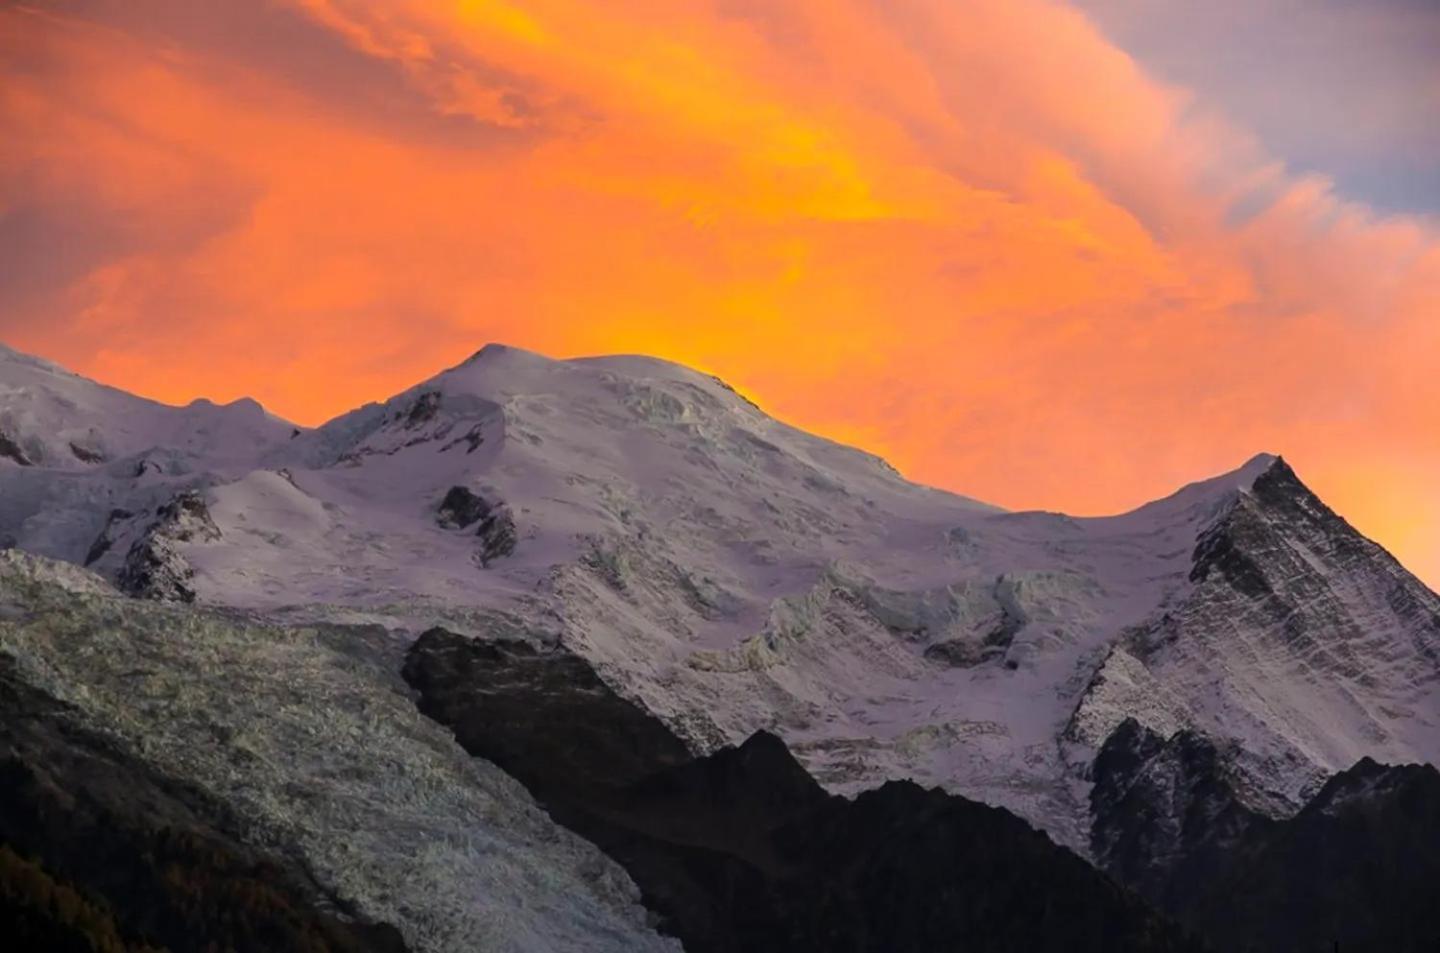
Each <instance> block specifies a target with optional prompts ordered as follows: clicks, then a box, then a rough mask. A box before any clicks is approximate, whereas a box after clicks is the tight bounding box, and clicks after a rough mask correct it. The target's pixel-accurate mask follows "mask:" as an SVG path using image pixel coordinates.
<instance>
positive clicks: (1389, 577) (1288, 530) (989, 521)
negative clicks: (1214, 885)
mask: <svg viewBox="0 0 1440 953" xmlns="http://www.w3.org/2000/svg"><path fill="white" fill-rule="evenodd" d="M0 385H3V388H4V389H3V391H0V394H3V395H4V396H3V400H0V415H4V416H3V419H4V420H7V421H23V420H25V419H36V417H37V414H38V411H35V410H34V409H33V408H37V407H39V408H48V409H47V410H46V411H45V412H46V413H52V411H53V413H52V419H50V420H49V421H48V423H47V425H46V428H45V429H46V430H49V431H54V432H57V433H60V432H65V431H66V428H67V427H68V428H69V429H70V430H74V429H75V428H82V429H85V430H86V431H87V432H88V431H89V430H91V429H93V430H95V431H96V432H98V433H102V434H110V433H111V432H112V431H113V432H114V434H115V435H114V436H110V437H108V438H107V441H106V442H105V444H104V447H103V449H104V452H105V454H106V457H107V459H108V460H109V461H110V462H109V463H106V464H96V465H88V464H82V463H79V462H77V461H76V460H73V459H65V460H63V461H61V462H58V463H56V464H55V465H54V467H53V469H52V468H51V467H50V465H49V464H47V463H45V460H46V459H47V458H48V456H52V455H55V454H58V453H59V451H58V450H57V449H56V448H55V447H53V446H51V445H49V444H45V445H43V446H41V447H39V448H38V449H37V448H35V447H34V446H33V441H32V443H31V444H27V443H26V442H25V441H26V439H28V438H27V435H32V434H33V433H34V432H36V431H35V428H34V427H33V426H29V425H23V426H11V428H10V430H7V431H6V432H7V433H12V438H11V439H12V440H13V441H17V442H18V444H19V445H20V446H21V448H22V449H24V450H25V452H26V454H27V456H34V457H35V458H36V460H34V461H32V463H31V465H30V466H21V465H20V464H18V463H14V462H13V461H12V462H9V463H7V462H5V461H4V460H0V536H8V537H10V538H11V539H12V540H13V541H14V543H15V544H16V545H18V546H20V547H21V548H25V549H30V550H33V551H36V552H40V553H42V554H45V555H50V556H55V557H59V558H63V559H68V560H71V561H74V562H77V563H83V562H85V560H86V558H87V555H89V554H90V553H91V552H92V550H93V549H94V548H95V547H96V546H97V544H99V543H100V541H101V540H102V538H113V540H114V541H113V542H112V543H111V544H110V545H108V547H107V546H101V547H100V548H101V549H102V550H103V551H102V553H101V555H100V556H99V557H98V558H96V559H95V560H94V561H93V568H95V569H96V570H97V571H99V572H102V573H104V574H107V575H110V576H111V577H112V578H117V577H118V576H119V574H120V573H122V572H123V571H124V565H125V560H126V555H127V553H128V552H129V551H130V549H131V548H132V547H133V546H134V542H133V541H132V537H134V538H140V537H139V536H137V535H136V534H143V533H144V532H145V527H148V526H151V525H152V524H154V523H156V522H157V521H158V518H157V513H158V512H159V510H160V508H161V507H164V506H165V505H166V504H167V503H169V502H170V501H171V500H173V499H175V498H176V496H177V494H180V493H183V492H185V491H194V492H196V493H199V494H201V496H202V497H203V500H204V503H205V508H206V511H207V512H208V514H209V517H210V519H211V520H212V521H213V524H214V528H215V530H216V534H217V535H215V536H213V537H211V536H209V535H207V534H193V535H192V536H191V538H189V539H185V540H181V539H167V541H166V542H167V546H168V547H169V548H170V549H172V550H173V554H174V555H175V556H176V557H177V558H178V559H179V560H181V561H182V563H183V567H184V570H186V571H188V573H189V575H188V576H185V577H184V586H185V587H186V588H188V589H189V590H191V591H193V593H194V597H195V599H196V600H197V601H198V602H199V603H202V604H204V603H210V604H217V605H224V606H233V607H238V608H243V609H246V610H250V611H252V612H258V613H262V614H265V615H267V616H268V617H270V618H272V619H290V620H329V621H352V622H377V623H380V624H383V625H385V626H386V627H387V628H390V629H392V630H397V631H404V632H408V633H410V634H412V635H415V634H418V633H419V632H421V631H423V630H425V629H427V628H429V627H430V626H432V625H435V624H444V625H445V626H446V627H447V628H450V629H452V630H454V631H457V632H462V633H467V634H473V635H493V634H497V633H498V634H504V635H506V636H508V637H523V638H529V639H532V640H535V641H537V642H554V641H560V642H563V643H564V644H565V645H567V646H568V647H570V648H571V649H573V650H574V651H576V652H579V653H581V654H582V655H584V656H585V657H586V658H588V659H589V660H590V661H591V662H593V663H594V664H595V665H596V666H597V667H598V669H599V671H600V672H601V673H602V675H603V676H604V677H605V678H606V679H607V680H608V681H609V682H610V683H611V684H612V685H613V686H614V687H615V688H617V689H618V690H620V691H621V692H623V693H624V694H626V695H627V696H628V697H630V698H632V699H633V700H635V701H638V702H640V703H641V704H643V705H644V706H646V707H647V708H648V709H649V710H650V711H652V712H654V713H655V714H657V715H659V716H660V717H661V718H663V719H665V721H666V722H667V723H668V724H669V725H671V726H672V727H673V728H674V729H675V730H676V731H677V732H678V733H679V734H680V735H681V736H682V737H684V738H685V739H686V740H687V741H688V743H690V744H691V745H692V747H693V748H694V749H695V750H696V751H707V750H711V749H713V748H714V747H716V746H718V745H720V744H721V743H724V742H738V741H740V740H743V739H744V738H746V737H748V736H749V735H750V734H751V733H752V732H753V731H755V730H757V729H768V730H771V731H774V732H776V733H777V734H779V735H781V736H782V737H783V738H785V740H786V741H787V742H788V743H790V745H791V746H792V747H793V748H794V750H795V751H796V753H797V754H798V755H799V756H800V757H801V758H802V760H804V762H805V763H806V765H807V767H808V768H809V769H810V770H811V771H812V772H814V773H815V775H816V776H817V777H818V778H819V779H820V780H821V781H822V782H824V783H825V784H827V785H828V786H830V787H831V788H832V789H835V790H840V791H847V792H853V791H856V790H859V789H862V788H866V787H870V786H874V785H876V784H878V783H879V782H881V781H882V780H884V779H886V778H894V777H911V778H915V779H917V780H919V781H921V782H923V783H938V784H942V785H944V786H945V787H947V788H949V789H951V790H953V791H956V792H957V793H961V794H965V795H968V796H970V797H973V798H976V799H979V800H983V801H986V802H989V803H992V804H998V805H1001V806H1005V807H1008V808H1011V809H1012V810H1014V811H1016V812H1017V813H1019V814H1021V815H1022V816H1024V817H1027V818H1028V819H1030V820H1032V821H1034V822H1036V823H1038V824H1040V825H1041V826H1043V827H1045V828H1046V829H1047V830H1049V831H1050V832H1051V833H1052V835H1054V836H1056V837H1057V838H1058V839H1060V840H1062V841H1063V842H1065V843H1067V844H1070V845H1072V846H1075V847H1076V848H1077V849H1082V850H1083V849H1084V847H1085V844H1086V843H1087V842H1088V826H1089V820H1088V810H1089V809H1088V799H1087V792H1088V785H1087V782H1086V781H1085V780H1084V775H1085V772H1086V771H1087V770H1088V766H1089V761H1090V759H1091V758H1092V757H1093V754H1094V751H1095V750H1096V749H1097V748H1098V746H1099V745H1100V744H1101V743H1103V741H1104V739H1105V738H1106V737H1107V736H1108V734H1109V733H1110V732H1111V731H1112V730H1113V729H1114V728H1115V727H1116V726H1117V725H1119V724H1120V723H1121V721H1123V720H1124V719H1125V718H1126V717H1134V718H1136V719H1137V720H1138V721H1139V722H1140V723H1141V724H1143V725H1145V726H1146V727H1148V728H1150V729H1152V730H1154V731H1157V732H1160V733H1163V734H1169V733H1172V732H1174V731H1177V730H1180V729H1182V728H1187V727H1188V728H1194V729H1195V730H1197V731H1200V732H1202V733H1205V734H1208V735H1212V736H1214V737H1215V738H1216V739H1217V741H1219V742H1222V743H1225V745H1226V750H1227V751H1232V750H1233V751H1236V752H1239V754H1237V755H1236V756H1235V757H1236V759H1237V765H1236V768H1237V771H1238V772H1239V773H1240V775H1241V776H1243V777H1244V778H1245V779H1246V780H1247V783H1248V784H1249V785H1250V786H1251V787H1253V800H1254V801H1255V802H1256V803H1257V804H1258V805H1261V806H1262V807H1265V808H1266V809H1267V810H1271V811H1275V812H1283V811H1284V810H1287V809H1293V807H1294V806H1295V805H1297V804H1298V803H1299V802H1300V801H1301V799H1302V798H1303V795H1304V794H1305V793H1307V792H1309V791H1311V790H1313V788H1314V787H1315V786H1316V785H1317V784H1318V783H1320V782H1321V780H1322V779H1323V778H1324V777H1325V776H1326V775H1328V774H1330V773H1332V772H1334V771H1336V770H1338V769H1341V768H1344V767H1348V766H1349V765H1350V764H1351V763H1352V762H1353V761H1354V760H1355V759H1356V758H1358V757H1359V756H1361V755H1364V754H1369V755H1371V756H1374V757H1377V758H1380V759H1382V760H1406V761H1414V760H1418V761H1429V762H1431V763H1436V762H1437V761H1440V730H1437V726H1440V697H1437V672H1440V663H1437V652H1440V634H1437V627H1440V622H1437V620H1440V602H1437V600H1436V597H1435V596H1434V595H1433V594H1432V593H1430V592H1429V591H1428V590H1427V589H1425V587H1424V586H1423V585H1421V584H1420V583H1418V582H1417V581H1416V580H1414V579H1413V578H1412V577H1410V576H1409V575H1408V574H1407V573H1405V571H1404V570H1403V569H1401V568H1400V567H1399V566H1398V565H1397V564H1395V563H1394V561H1393V560H1391V559H1390V558H1389V557H1388V556H1387V555H1386V554H1385V553H1384V552H1383V551H1382V550H1380V549H1379V547H1376V546H1374V545H1373V544H1371V543H1369V542H1368V541H1366V540H1364V539H1363V538H1361V537H1359V536H1358V534H1355V533H1354V532H1353V530H1351V529H1350V528H1349V527H1348V526H1347V525H1345V524H1344V523H1343V521H1341V520H1339V518H1338V517H1335V516H1334V515H1333V514H1331V513H1330V512H1329V511H1328V510H1326V509H1325V508H1324V506H1323V504H1321V503H1320V502H1319V501H1318V500H1316V499H1314V497H1313V496H1312V495H1310V494H1309V492H1308V491H1306V490H1305V489H1304V488H1303V486H1301V485H1300V484H1299V482H1298V480H1295V479H1294V477H1293V474H1290V472H1289V469H1288V467H1286V466H1285V465H1284V464H1283V462H1280V461H1278V460H1277V459H1276V458H1274V457H1268V456H1261V457H1257V458H1255V459H1254V460H1252V461H1250V462H1249V463H1248V464H1246V465H1245V466H1244V467H1243V468H1241V469H1240V470H1238V471H1236V472H1234V473H1231V474H1228V475H1226V476H1223V477H1219V478H1216V479H1213V480H1209V481H1205V482H1202V483H1197V484H1194V485H1191V486H1189V487H1186V488H1185V489H1183V490H1181V491H1180V492H1178V493H1176V494H1175V495H1173V496H1171V497H1169V498H1167V499H1165V500H1161V501H1158V502H1156V503H1152V504H1149V505H1148V506H1145V507H1142V508H1141V509H1139V510H1136V511H1134V512H1132V513H1129V514H1125V515H1122V516H1116V517H1109V518H1102V519H1075V518H1070V517H1067V516H1063V515H1059V514H1052V513H1007V512H1003V511H1000V510H998V509H996V508H994V507H991V506H987V505H985V504H983V503H979V502H976V501H974V500H970V499H966V498H964V497H960V496H955V495H953V494H949V493H945V492H941V491H939V490H934V489H928V488H925V487H921V486H917V485H915V484H912V483H909V482H907V481H905V480H904V479H902V478H901V477H900V476H899V475H898V474H896V473H895V472H894V471H893V470H892V469H891V468H890V467H888V466H887V465H886V464H885V463H884V462H883V461H881V460H879V459H878V458H875V457H873V456H871V455H868V454H865V453H862V452H860V451H857V450H853V449H850V448H846V447H843V446H840V445H837V444H834V443H831V442H829V441H825V440H822V439H819V438H817V437H813V436H810V435H808V434H805V433H803V432H800V431H798V430H795V429H794V428H791V427H788V426H786V425H784V424H781V423H779V422H777V421H775V420H772V419H771V418H769V417H767V416H766V415H765V414H764V413H762V412H761V411H760V410H759V409H758V408H757V407H755V406H754V405H753V404H751V403H750V402H748V401H747V400H745V399H744V398H743V397H741V396H739V395H738V394H736V393H735V392H734V391H732V390H731V389H729V388H728V387H727V386H725V385H724V384H723V383H721V382H719V381H717V380H715V379H713V378H710V377H707V376H705V375H702V374H699V373H696V372H694V371H691V370H688V369H686V368H683V367H679V366H677V365H674V364H670V363H666V362H663V361H659V360H654V359H650V358H642V357H609V358H596V359H582V360H571V361H556V360H550V359H547V358H544V357H540V356H538V355H535V354H531V353H528V352H525V351H521V350H517V349H513V348H505V347H498V346H490V347H487V348H485V349H484V350H482V351H480V352H479V353H477V354H476V355H475V356H473V357H472V358H471V359H469V360H468V361H466V362H465V363H463V364H461V365H459V366H457V367H455V368H452V369H451V370H449V371H446V372H444V373H442V374H440V375H439V376H437V377H436V378H434V379H432V380H430V381H427V382H424V383H423V384H420V385H418V386H416V387H414V388H412V389H411V390H409V391H406V392H404V393H402V394H400V395H397V396H396V397H394V398H392V399H390V400H388V401H386V402H384V403H383V404H372V405H368V406H366V407H364V408H361V409H359V410H356V411H354V412H352V413H349V414H346V415H344V416H342V417H339V418H337V419H336V420H334V421H332V422H330V423H328V424H326V425H325V426H323V427H320V428H318V429H315V430H309V431H305V432H303V433H301V434H299V435H297V436H294V437H293V438H292V437H291V429H290V428H289V426H288V425H286V424H283V423H280V422H273V424H274V426H273V427H272V426H271V423H272V421H271V420H270V419H269V418H264V417H263V414H262V415H259V416H258V417H257V418H256V419H257V420H260V421H261V423H257V424H256V425H255V428H254V429H253V430H249V431H243V434H245V436H244V437H243V439H242V437H241V436H235V437H234V438H233V439H226V440H221V441H219V442H218V443H217V442H216V441H215V439H214V435H215V434H216V433H218V432H219V431H218V430H217V429H216V427H217V426H218V425H216V424H213V423H212V424H208V426H210V427H211V430H210V435H211V436H210V437H209V438H206V439H208V440H209V441H210V442H208V443H207V442H206V441H205V440H201V439H200V438H193V437H188V436H185V435H186V434H188V433H189V431H188V430H186V428H187V427H193V426H198V425H197V424H194V423H192V422H190V421H189V417H187V416H186V415H193V414H195V413H196V412H195V410H194V409H193V408H163V407H159V405H153V404H148V403H146V402H139V401H135V399H133V398H128V397H125V396H124V395H118V394H117V393H116V392H114V391H110V390H108V389H106V388H102V387H100V386H99V385H95V384H91V383H89V382H85V381H83V380H82V379H80V378H75V377H73V376H70V375H66V374H64V373H63V372H60V371H58V370H55V369H51V368H48V367H47V366H46V365H43V364H39V363H37V362H33V361H30V360H29V359H24V358H18V357H14V356H9V357H7V358H6V360H5V361H4V362H0ZM123 401H133V402H134V407H133V408H132V405H131V404H123ZM66 402H68V403H66ZM122 404H123V406H122ZM142 405H143V408H142ZM66 406H68V407H71V408H73V409H72V410H70V411H68V413H69V415H70V417H73V418H74V420H75V421H76V422H75V423H73V424H70V423H67V422H66V420H67V419H68V418H67V417H66V415H65V413H61V412H60V411H59V410H54V408H63V407H66ZM12 408H18V409H12ZM27 408H28V409H27ZM135 408H141V409H143V411H144V414H149V415H151V417H153V419H154V422H152V423H147V424H146V425H145V428H144V429H143V431H140V430H137V429H136V428H135V427H134V426H132V427H131V429H130V430H129V431H126V432H125V433H126V436H125V437H124V439H122V438H121V436H120V434H121V431H120V430H119V429H118V424H114V423H112V420H114V419H116V418H119V417H124V416H126V414H127V413H129V415H130V419H132V420H139V419H141V417H142V416H143V414H141V413H140V410H139V409H135ZM210 410H213V411H214V412H215V413H216V414H223V413H229V412H230V411H229V409H228V408H211V409H210ZM208 412H209V411H207V413H208ZM27 414H28V415H29V417H28V418H27V416H26V415H27ZM257 414H258V411H257ZM151 417H145V418H144V419H146V420H150V419H151ZM206 419H207V420H208V419H209V418H206ZM228 419H229V418H228V417H227V418H226V420H228ZM237 432H242V431H237ZM137 434H142V435H143V439H142V438H140V437H137ZM147 442H148V443H150V446H142V445H143V444H146V443H147ZM27 448H29V449H27ZM31 450H34V451H35V452H34V453H33V454H32V453H31ZM40 450H44V453H43V454H42V453H41V452H40ZM147 461H155V464H154V465H152V464H149V463H147ZM40 471H45V472H44V477H43V479H37V477H39V476H40ZM62 476H63V480H61V479H59V477H62ZM52 484H53V486H51V485H52ZM47 486H49V488H48V489H45V487H47ZM117 509H120V510H123V511H125V512H127V513H131V514H134V515H133V516H131V517H128V518H124V519H121V520H119V521H118V523H119V525H109V524H111V523H113V522H116V521H112V519H111V516H112V513H113V511H115V510H117ZM132 525H133V526H134V527H135V528H134V529H129V528H128V527H130V526H132ZM127 533H128V534H130V535H128V536H127ZM107 534H108V537H107ZM180 597H181V598H183V597H184V596H183V594H182V595H181V596H180ZM1230 742H1234V744H1233V745H1231V744H1229V743H1230Z"/></svg>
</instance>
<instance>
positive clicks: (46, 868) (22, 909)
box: [0, 659, 405, 953]
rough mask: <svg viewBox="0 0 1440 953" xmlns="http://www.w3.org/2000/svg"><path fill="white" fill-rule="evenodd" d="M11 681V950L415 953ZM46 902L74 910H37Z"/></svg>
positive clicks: (0, 734)
mask: <svg viewBox="0 0 1440 953" xmlns="http://www.w3.org/2000/svg"><path fill="white" fill-rule="evenodd" d="M12 669H13V662H11V661H10V660H8V659H0V848H8V850H9V853H10V856H11V857H13V858H16V860H14V861H12V862H11V863H10V864H8V865H6V867H5V871H4V873H3V876H4V877H5V878H6V879H7V882H6V883H3V884H0V894H3V895H4V896H5V898H6V900H5V902H4V903H0V914H3V915H4V917H5V921H6V922H5V926H6V927H7V928H8V929H9V931H10V932H8V933H7V934H6V939H7V942H16V941H17V936H18V937H22V938H23V937H24V936H29V937H32V938H42V937H43V938H45V943H46V944H47V945H46V946H45V947H28V948H27V947H24V946H23V944H22V946H21V947H19V948H24V949H42V948H43V949H47V950H50V949H53V950H63V949H67V948H72V949H76V950H91V949H105V948H106V947H105V946H103V945H102V946H93V945H92V944H93V943H95V942H98V940H97V939H96V938H97V937H98V938H104V937H112V938H113V937H116V936H118V937H122V938H123V939H124V940H125V941H126V947H125V948H128V949H134V950H139V949H141V948H142V946H144V947H154V948H157V949H160V948H163V949H166V950H170V951H173V953H183V951H195V953H209V951H211V950H217V949H224V950H233V951H236V953H272V951H280V950H286V951H288V950H295V951H306V953H403V951H404V949H405V945H404V943H403V941H402V940H401V938H400V935H399V933H398V932H396V931H395V930H394V928H392V927H390V926H387V925H383V924H373V923H365V922H360V921H358V920H356V919H355V918H353V917H351V916H349V915H348V913H347V911H346V910H345V909H344V908H343V905H341V904H339V903H338V902H337V901H336V900H335V898H334V897H331V896H327V895H326V894H325V893H324V892H323V891H321V890H320V889H319V887H318V886H317V885H316V884H315V883H314V881H313V880H312V879H311V878H310V877H309V876H308V874H307V873H306V871H305V870H304V869H303V868H301V867H300V866H299V865H298V864H296V863H295V862H293V861H291V860H289V859H287V858H286V857H285V856H283V855H282V854H278V853H265V852H261V851H258V850H256V849H255V848H253V847H250V846H248V845H245V844H242V843H241V842H240V841H239V840H237V839H236V838H234V837H233V836H231V834H230V833H228V830H229V827H230V825H229V824H228V822H227V819H226V817H225V813H224V811H223V810H221V809H220V808H219V807H218V806H217V805H216V804H214V803H213V802H212V801H210V799H208V798H207V797H205V796H204V795H203V794H201V793H200V792H199V791H198V790H196V789H194V788H191V787H190V786H189V785H187V784H186V783H185V782H184V781H182V780H177V779H171V778H166V777H163V776H160V775H157V774H155V773H154V772H153V770H151V769H149V768H147V767H145V766H144V765H142V764H140V763H139V762H138V761H137V760H135V759H133V758H132V757H130V756H129V754H128V753H127V752H126V751H124V750H123V749H122V748H120V747H118V746H117V745H116V744H115V743H114V742H113V741H111V740H110V739H107V738H105V737H102V736H100V735H97V734H95V733H93V732H91V731H89V730H87V729H85V728H83V727H81V726H80V725H79V724H77V723H75V722H73V721H72V720H71V719H70V717H69V715H68V712H67V708H66V706H65V705H63V704H62V703H60V702H57V701H55V700H54V699H52V698H50V697H48V696H46V695H44V694H42V693H40V692H38V691H36V690H35V689H33V688H32V687H30V686H29V685H27V684H26V683H25V682H23V681H22V680H20V679H17V678H15V677H13V671H12ZM37 891H38V892H37ZM27 895H29V896H30V898H31V902H26V898H27ZM46 895H48V896H50V897H52V898H54V897H61V896H64V897H65V902H64V903H59V902H52V903H51V905H50V906H40V905H38V904H36V903H35V902H33V898H34V897H35V896H42V897H43V896H46ZM20 930H23V931H25V932H24V933H18V932H16V931H20ZM55 943H60V944H62V945H61V946H53V945H50V944H55ZM63 944H73V945H72V946H68V947H67V946H65V945H63ZM8 948H10V949H18V948H17V947H14V946H10V947H8Z"/></svg>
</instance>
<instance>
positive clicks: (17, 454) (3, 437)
mask: <svg viewBox="0 0 1440 953" xmlns="http://www.w3.org/2000/svg"><path fill="white" fill-rule="evenodd" d="M0 459H5V460H9V461H10V462H12V463H16V464H19V465H20V466H22V467H33V466H34V465H35V461H34V460H31V459H30V455H29V454H28V453H26V452H25V448H24V447H22V446H20V442H19V441H18V440H16V439H15V438H14V437H12V436H10V434H8V433H5V432H4V431H3V430H0Z"/></svg>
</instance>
